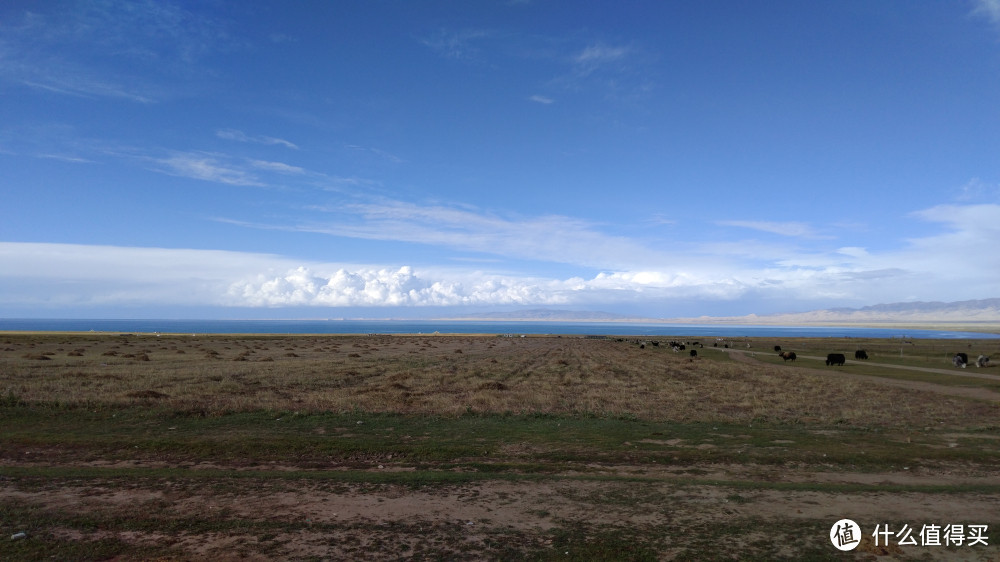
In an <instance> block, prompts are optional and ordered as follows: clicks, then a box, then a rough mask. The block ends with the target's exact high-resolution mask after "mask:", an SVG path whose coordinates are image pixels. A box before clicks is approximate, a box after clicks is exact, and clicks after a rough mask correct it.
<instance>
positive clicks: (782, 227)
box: [715, 220, 828, 238]
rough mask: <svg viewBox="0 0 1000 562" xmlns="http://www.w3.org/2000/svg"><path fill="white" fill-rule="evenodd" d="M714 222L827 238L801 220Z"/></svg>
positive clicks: (778, 232)
mask: <svg viewBox="0 0 1000 562" xmlns="http://www.w3.org/2000/svg"><path fill="white" fill-rule="evenodd" d="M715 224H718V225H722V226H736V227H740V228H749V229H752V230H760V231H762V232H770V233H771V234H780V235H782V236H791V237H798V238H828V237H826V236H820V235H819V234H817V233H816V232H815V231H814V230H813V228H812V227H811V226H809V225H808V224H805V223H801V222H768V221H739V220H736V221H716V223H715Z"/></svg>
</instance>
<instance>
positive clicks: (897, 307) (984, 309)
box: [448, 298, 1000, 326]
mask: <svg viewBox="0 0 1000 562" xmlns="http://www.w3.org/2000/svg"><path fill="white" fill-rule="evenodd" d="M448 320H492V321H504V320H506V321H512V322H514V321H519V322H530V321H538V322H546V321H547V322H649V323H653V322H663V323H671V324H694V323H697V324H781V325H802V324H830V325H834V324H900V325H914V326H915V325H932V324H949V325H951V324H983V323H990V324H997V323H1000V298H996V299H983V300H968V301H958V302H898V303H890V304H876V305H872V306H865V307H862V308H831V309H827V310H813V311H810V312H795V313H787V314H766V315H757V314H748V315H746V316H699V317H697V318H644V317H639V316H627V315H622V314H614V313H610V312H592V311H576V310H553V309H531V310H518V311H513V312H484V313H478V314H466V315H463V316H462V317H461V318H448Z"/></svg>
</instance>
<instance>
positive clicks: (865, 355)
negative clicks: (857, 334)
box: [854, 349, 868, 359]
mask: <svg viewBox="0 0 1000 562" xmlns="http://www.w3.org/2000/svg"><path fill="white" fill-rule="evenodd" d="M854 358H855V359H868V352H867V351H865V350H863V349H859V350H857V351H855V352H854Z"/></svg>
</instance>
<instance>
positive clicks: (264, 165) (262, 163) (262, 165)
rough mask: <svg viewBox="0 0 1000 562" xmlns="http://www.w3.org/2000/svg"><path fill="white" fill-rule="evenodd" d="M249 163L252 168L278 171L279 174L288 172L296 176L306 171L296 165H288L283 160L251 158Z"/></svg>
mask: <svg viewBox="0 0 1000 562" xmlns="http://www.w3.org/2000/svg"><path fill="white" fill-rule="evenodd" d="M250 165H252V166H253V167H254V168H259V169H261V170H268V171H270V172H278V173H279V174H288V175H293V176H298V175H302V174H305V173H306V171H305V170H304V169H302V168H300V167H298V166H290V165H288V164H285V163H284V162H268V161H266V160H251V161H250Z"/></svg>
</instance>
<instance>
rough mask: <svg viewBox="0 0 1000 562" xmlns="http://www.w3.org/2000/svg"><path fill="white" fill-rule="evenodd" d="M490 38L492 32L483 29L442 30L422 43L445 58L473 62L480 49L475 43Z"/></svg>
mask: <svg viewBox="0 0 1000 562" xmlns="http://www.w3.org/2000/svg"><path fill="white" fill-rule="evenodd" d="M489 36H490V32H488V31H485V30H481V29H466V30H462V31H447V30H442V31H440V32H438V33H437V34H435V35H433V36H431V37H427V38H425V39H423V40H422V41H421V42H422V43H423V44H424V45H425V46H427V47H429V48H430V49H431V50H433V51H434V52H436V53H438V54H439V55H441V56H443V57H447V58H451V59H459V60H472V59H475V58H478V56H479V48H478V47H476V46H475V43H476V42H477V41H479V40H481V39H483V38H486V37H489Z"/></svg>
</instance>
